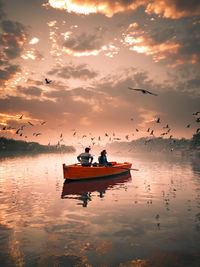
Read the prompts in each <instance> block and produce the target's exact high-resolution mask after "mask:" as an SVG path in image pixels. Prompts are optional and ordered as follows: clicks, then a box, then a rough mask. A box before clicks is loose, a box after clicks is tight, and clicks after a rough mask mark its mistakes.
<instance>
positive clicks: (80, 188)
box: [61, 171, 131, 207]
mask: <svg viewBox="0 0 200 267" xmlns="http://www.w3.org/2000/svg"><path fill="white" fill-rule="evenodd" d="M129 181H131V174H130V171H128V172H126V173H125V174H121V175H115V176H112V177H106V176H105V177H103V178H96V179H92V180H79V181H67V180H66V181H65V182H64V184H63V190H62V195H61V198H63V199H77V200H81V201H82V206H83V207H87V205H88V202H89V201H91V200H92V199H91V193H93V192H98V193H99V195H98V197H100V198H103V197H104V194H105V192H106V190H111V189H113V188H115V187H117V186H118V185H122V184H125V183H127V182H129Z"/></svg>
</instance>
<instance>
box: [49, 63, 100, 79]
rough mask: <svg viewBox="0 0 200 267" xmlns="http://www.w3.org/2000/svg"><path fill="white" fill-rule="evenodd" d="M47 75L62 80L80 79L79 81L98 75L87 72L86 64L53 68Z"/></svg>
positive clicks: (90, 71) (93, 72)
mask: <svg viewBox="0 0 200 267" xmlns="http://www.w3.org/2000/svg"><path fill="white" fill-rule="evenodd" d="M47 74H48V75H52V74H56V75H57V76H58V77H61V78H64V79H70V78H75V79H81V80H87V79H92V78H95V77H96V76H97V75H98V73H97V72H95V71H92V70H89V69H88V67H87V65H86V64H81V65H77V66H74V65H72V64H71V65H68V66H64V67H63V66H62V67H60V68H54V69H52V70H51V71H49V72H48V73H47Z"/></svg>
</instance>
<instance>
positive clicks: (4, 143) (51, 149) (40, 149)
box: [0, 137, 76, 155]
mask: <svg viewBox="0 0 200 267" xmlns="http://www.w3.org/2000/svg"><path fill="white" fill-rule="evenodd" d="M75 151H76V150H75V148H74V147H73V146H65V145H59V146H58V145H41V144H39V143H37V142H26V141H21V140H14V139H7V138H5V137H0V155H4V154H9V153H56V152H68V153H70V152H75Z"/></svg>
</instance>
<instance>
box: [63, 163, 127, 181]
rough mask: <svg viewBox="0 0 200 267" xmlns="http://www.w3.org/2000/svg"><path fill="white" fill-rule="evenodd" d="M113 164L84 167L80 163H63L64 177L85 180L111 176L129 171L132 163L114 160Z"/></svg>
mask: <svg viewBox="0 0 200 267" xmlns="http://www.w3.org/2000/svg"><path fill="white" fill-rule="evenodd" d="M112 164H113V166H104V167H82V166H80V165H78V164H73V165H65V164H63V175H64V179H67V180H83V179H94V178H102V177H105V176H106V177H107V176H108V177H110V176H113V175H118V174H123V173H126V172H127V171H129V169H130V168H131V166H132V164H131V163H129V162H124V163H116V162H112Z"/></svg>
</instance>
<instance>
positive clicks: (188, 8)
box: [146, 0, 200, 19]
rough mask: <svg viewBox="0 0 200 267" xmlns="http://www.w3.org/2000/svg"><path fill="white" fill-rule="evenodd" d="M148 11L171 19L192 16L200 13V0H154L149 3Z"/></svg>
mask: <svg viewBox="0 0 200 267" xmlns="http://www.w3.org/2000/svg"><path fill="white" fill-rule="evenodd" d="M146 12H147V13H149V14H152V13H154V14H157V15H162V16H163V17H165V18H171V19H179V18H183V17H192V16H195V15H200V2H199V1H198V0H191V1H182V0H153V1H152V2H151V3H149V4H148V5H147V8H146Z"/></svg>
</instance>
